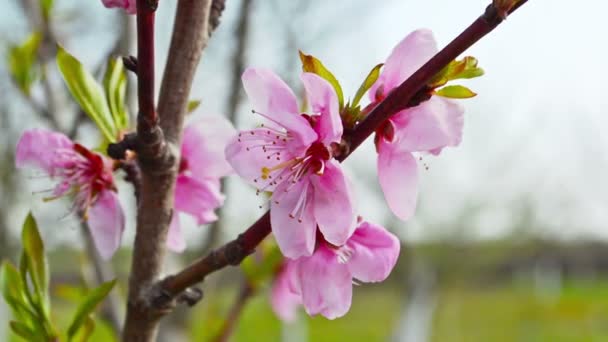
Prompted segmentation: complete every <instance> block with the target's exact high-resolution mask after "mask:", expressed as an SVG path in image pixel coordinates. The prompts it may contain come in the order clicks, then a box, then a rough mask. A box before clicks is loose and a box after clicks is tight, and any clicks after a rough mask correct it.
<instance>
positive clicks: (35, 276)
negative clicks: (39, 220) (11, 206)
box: [21, 212, 49, 307]
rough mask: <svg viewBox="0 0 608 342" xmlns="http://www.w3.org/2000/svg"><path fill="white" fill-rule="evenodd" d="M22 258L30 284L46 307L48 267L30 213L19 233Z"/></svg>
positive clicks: (34, 222) (36, 228)
mask: <svg viewBox="0 0 608 342" xmlns="http://www.w3.org/2000/svg"><path fill="white" fill-rule="evenodd" d="M21 240H22V244H23V256H24V258H26V262H27V264H26V265H27V269H28V270H29V272H30V276H31V279H32V284H33V285H34V289H35V290H36V295H37V297H38V298H39V299H40V301H41V304H43V305H44V306H45V307H46V306H47V305H46V304H47V298H48V294H47V290H48V286H49V275H48V274H49V266H48V262H47V260H46V256H45V254H44V243H43V242H42V238H40V232H39V231H38V225H37V224H36V220H35V219H34V216H32V213H31V212H30V213H29V214H28V215H27V218H26V219H25V222H24V223H23V230H22V233H21ZM22 276H24V275H22Z"/></svg>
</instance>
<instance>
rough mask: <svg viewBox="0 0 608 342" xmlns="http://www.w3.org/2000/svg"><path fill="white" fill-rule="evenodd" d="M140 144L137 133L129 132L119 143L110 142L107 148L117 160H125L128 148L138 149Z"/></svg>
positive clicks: (109, 153)
mask: <svg viewBox="0 0 608 342" xmlns="http://www.w3.org/2000/svg"><path fill="white" fill-rule="evenodd" d="M137 144H138V138H137V133H128V134H126V135H125V136H124V138H123V139H122V140H121V141H119V142H117V143H110V144H109V145H108V148H107V152H108V155H109V156H110V157H111V158H113V159H116V160H124V159H125V158H126V154H127V151H128V150H131V151H136V150H137Z"/></svg>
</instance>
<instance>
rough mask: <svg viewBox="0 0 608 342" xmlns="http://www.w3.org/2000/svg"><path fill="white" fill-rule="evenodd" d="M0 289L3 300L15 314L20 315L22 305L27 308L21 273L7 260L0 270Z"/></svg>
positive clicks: (27, 303)
mask: <svg viewBox="0 0 608 342" xmlns="http://www.w3.org/2000/svg"><path fill="white" fill-rule="evenodd" d="M0 289H1V290H2V296H3V297H4V300H5V301H6V302H7V303H8V304H9V305H10V307H11V309H12V310H13V313H14V314H15V316H21V314H22V312H21V311H22V309H23V308H22V307H21V306H23V307H24V308H25V309H26V310H29V309H28V307H29V302H28V299H27V297H26V296H25V287H24V284H23V280H22V279H21V274H20V273H19V271H18V270H17V268H16V267H15V266H14V265H13V264H11V263H10V262H8V261H5V262H4V263H3V264H2V269H1V270H0ZM20 304H21V306H20ZM17 318H22V317H17Z"/></svg>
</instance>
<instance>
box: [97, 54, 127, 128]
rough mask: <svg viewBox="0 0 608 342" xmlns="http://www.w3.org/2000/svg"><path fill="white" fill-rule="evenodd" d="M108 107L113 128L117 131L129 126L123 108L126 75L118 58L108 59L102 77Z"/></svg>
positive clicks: (125, 111)
mask: <svg viewBox="0 0 608 342" xmlns="http://www.w3.org/2000/svg"><path fill="white" fill-rule="evenodd" d="M103 88H104V90H105V94H106V99H107V100H108V107H110V112H111V113H112V119H113V120H114V126H115V127H116V129H117V130H118V131H120V130H123V129H125V128H127V127H128V126H129V115H128V113H127V110H126V108H125V95H126V93H127V75H126V74H125V68H124V65H123V64H122V59H120V58H110V60H108V65H107V67H106V73H105V75H104V77H103Z"/></svg>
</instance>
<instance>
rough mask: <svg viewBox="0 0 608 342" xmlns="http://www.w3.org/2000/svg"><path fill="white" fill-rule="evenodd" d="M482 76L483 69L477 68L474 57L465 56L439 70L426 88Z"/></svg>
mask: <svg viewBox="0 0 608 342" xmlns="http://www.w3.org/2000/svg"><path fill="white" fill-rule="evenodd" d="M483 74H484V71H483V69H482V68H479V67H477V59H476V58H475V57H471V56H467V57H464V58H463V59H462V60H459V61H457V60H453V61H451V62H450V64H448V65H447V66H446V67H444V68H443V69H441V71H440V72H438V73H437V75H435V76H434V77H433V78H432V79H431V81H430V82H429V83H428V86H429V87H431V88H438V87H441V86H443V85H444V84H446V83H447V82H449V81H453V80H458V79H470V78H475V77H479V76H482V75H483Z"/></svg>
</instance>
